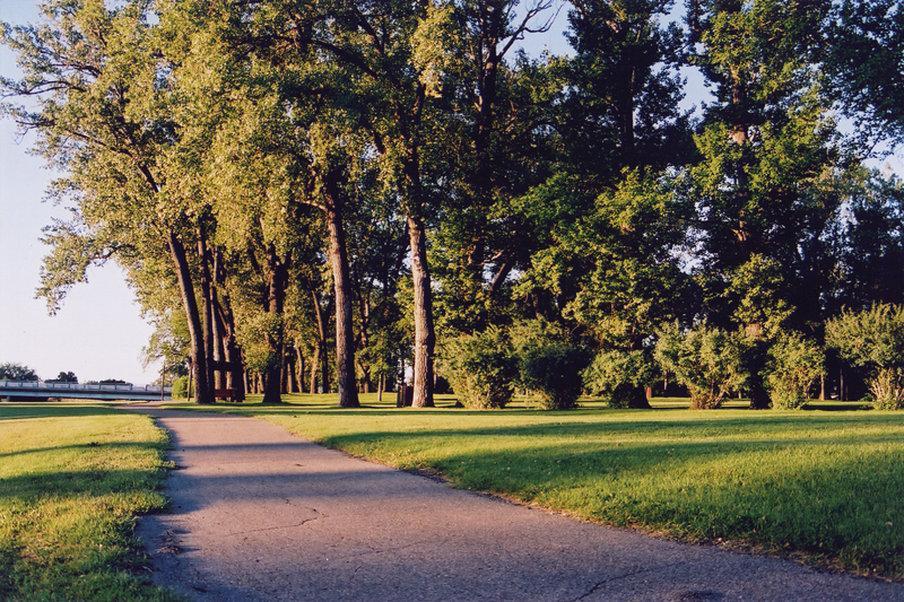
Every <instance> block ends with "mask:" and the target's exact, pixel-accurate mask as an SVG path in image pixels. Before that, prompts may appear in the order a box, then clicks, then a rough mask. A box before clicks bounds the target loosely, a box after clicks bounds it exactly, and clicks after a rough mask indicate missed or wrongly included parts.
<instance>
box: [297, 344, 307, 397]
mask: <svg viewBox="0 0 904 602" xmlns="http://www.w3.org/2000/svg"><path fill="white" fill-rule="evenodd" d="M304 369H305V365H304V354H303V353H302V352H301V348H300V347H298V345H297V344H296V346H295V392H296V393H304V374H305V370H304Z"/></svg>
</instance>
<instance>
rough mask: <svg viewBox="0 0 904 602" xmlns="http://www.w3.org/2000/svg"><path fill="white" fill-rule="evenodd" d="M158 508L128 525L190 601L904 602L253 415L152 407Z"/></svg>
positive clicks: (879, 585) (836, 577)
mask: <svg viewBox="0 0 904 602" xmlns="http://www.w3.org/2000/svg"><path fill="white" fill-rule="evenodd" d="M135 411H141V412H144V413H147V414H150V415H151V416H152V417H154V419H155V420H156V421H157V424H158V425H160V426H161V427H163V428H164V429H166V430H167V431H169V433H170V436H171V438H172V444H173V449H172V451H171V456H170V457H171V459H172V460H173V461H174V462H175V463H176V469H175V470H173V471H172V472H171V473H170V476H169V478H168V479H167V481H166V495H167V496H168V497H169V498H170V500H171V504H170V508H169V512H168V513H166V514H160V515H152V516H146V517H143V518H142V519H141V520H140V521H139V525H138V529H137V533H138V535H139V536H140V537H141V538H142V540H143V541H144V543H145V546H146V548H147V550H148V552H149V554H150V555H151V560H152V568H153V569H154V580H155V581H156V582H157V583H159V584H161V585H164V586H166V587H169V588H171V589H173V590H175V591H176V592H179V593H181V594H183V595H184V596H186V597H188V598H189V599H197V600H369V601H373V600H480V599H491V600H563V601H567V600H575V601H576V600H739V599H743V600H904V585H901V584H892V583H886V582H880V581H874V580H868V579H863V578H858V577H853V576H848V575H842V574H835V573H828V572H823V571H818V570H814V569H811V568H807V567H804V566H801V565H799V564H797V563H794V562H792V561H789V560H783V559H779V558H772V557H766V556H756V555H750V554H744V553H738V552H733V551H730V550H726V549H723V548H720V547H717V546H702V545H690V544H684V543H679V542H674V541H668V540H664V539H657V538H654V537H650V536H647V535H644V534H641V533H636V532H633V531H630V530H625V529H617V528H611V527H605V526H600V525H595V524H591V523H586V522H581V521H578V520H574V519H572V518H568V517H565V516H561V515H557V514H554V513H550V512H545V511H543V510H538V509H533V508H528V507H525V506H519V505H516V504H512V503H508V502H506V501H503V500H499V499H496V498H493V497H490V496H485V495H480V494H475V493H471V492H467V491H461V490H456V489H453V488H452V487H450V486H448V485H446V484H444V483H442V482H439V481H437V480H434V479H430V478H426V477H423V476H419V475H414V474H410V473H406V472H402V471H399V470H394V469H392V468H387V467H386V466H382V465H379V464H373V463H371V462H366V461H364V460H360V459H356V458H352V457H350V456H348V455H346V454H343V453H341V452H338V451H334V450H329V449H326V448H324V447H321V446H319V445H316V444H314V443H311V442H309V441H305V440H304V439H300V438H298V437H295V436H293V435H291V434H290V433H289V432H287V431H286V430H285V429H283V428H281V427H279V426H277V425H275V424H272V423H269V422H266V421H264V420H259V419H255V418H245V417H238V416H228V415H223V414H217V413H206V412H179V411H174V410H166V409H159V408H143V409H136V410H135Z"/></svg>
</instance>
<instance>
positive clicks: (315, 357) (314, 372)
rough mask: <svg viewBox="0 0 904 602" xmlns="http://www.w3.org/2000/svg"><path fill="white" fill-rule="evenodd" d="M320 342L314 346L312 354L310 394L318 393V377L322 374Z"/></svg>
mask: <svg viewBox="0 0 904 602" xmlns="http://www.w3.org/2000/svg"><path fill="white" fill-rule="evenodd" d="M320 356H321V352H320V342H317V343H316V344H315V345H314V352H313V353H312V354H311V379H310V390H309V392H310V393H312V394H313V393H316V392H317V376H318V375H319V374H320Z"/></svg>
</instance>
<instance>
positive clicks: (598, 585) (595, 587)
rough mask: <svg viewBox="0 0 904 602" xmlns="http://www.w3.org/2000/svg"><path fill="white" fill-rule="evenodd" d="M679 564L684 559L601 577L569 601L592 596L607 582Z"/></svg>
mask: <svg viewBox="0 0 904 602" xmlns="http://www.w3.org/2000/svg"><path fill="white" fill-rule="evenodd" d="M681 564H684V561H681V562H670V563H668V564H660V565H657V566H653V567H646V568H642V569H637V570H636V571H630V572H627V573H622V574H621V575H615V576H614V577H607V578H606V579H603V580H602V581H597V582H596V583H595V584H593V586H592V587H591V588H590V589H588V590H587V591H586V592H584V593H583V594H581V595H580V596H578V597H577V598H572V599H571V601H570V602H579V601H580V600H584V599H586V598H588V597H590V596H592V595H593V594H594V593H596V591H597V590H599V588H601V587H603V586H604V585H607V584H609V583H612V582H614V581H620V580H622V579H627V578H628V577H634V576H636V575H642V574H644V573H649V572H652V571H659V570H662V569H667V568H670V567H673V566H679V565H681Z"/></svg>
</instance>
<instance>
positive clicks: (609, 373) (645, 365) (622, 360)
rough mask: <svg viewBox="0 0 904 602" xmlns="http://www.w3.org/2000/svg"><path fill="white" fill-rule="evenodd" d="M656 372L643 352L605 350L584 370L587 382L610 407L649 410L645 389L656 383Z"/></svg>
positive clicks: (591, 389)
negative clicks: (654, 378) (654, 381)
mask: <svg viewBox="0 0 904 602" xmlns="http://www.w3.org/2000/svg"><path fill="white" fill-rule="evenodd" d="M654 372H655V369H654V366H653V362H652V360H651V358H650V357H649V356H648V354H647V353H645V352H644V351H642V350H634V351H624V350H619V349H615V350H610V351H602V352H600V353H598V354H596V356H595V357H594V358H593V362H591V364H590V366H589V367H588V368H587V369H586V370H585V371H584V383H585V386H586V387H587V389H588V390H589V391H590V393H591V394H593V395H599V396H601V397H603V398H604V399H605V400H606V401H607V402H608V403H609V406H610V407H613V408H637V407H649V402H648V401H647V398H646V395H645V392H644V387H645V386H646V385H647V384H648V383H649V382H651V381H652V380H653V374H654Z"/></svg>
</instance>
